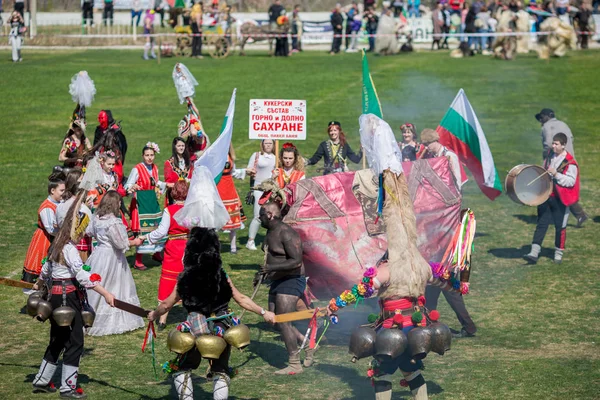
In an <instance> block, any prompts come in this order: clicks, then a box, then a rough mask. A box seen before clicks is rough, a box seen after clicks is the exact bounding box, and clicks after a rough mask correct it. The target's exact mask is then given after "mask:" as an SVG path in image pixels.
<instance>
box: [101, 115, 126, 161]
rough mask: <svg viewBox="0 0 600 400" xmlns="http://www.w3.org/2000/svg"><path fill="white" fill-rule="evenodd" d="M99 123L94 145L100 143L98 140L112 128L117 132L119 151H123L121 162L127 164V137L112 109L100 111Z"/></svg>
mask: <svg viewBox="0 0 600 400" xmlns="http://www.w3.org/2000/svg"><path fill="white" fill-rule="evenodd" d="M98 123H99V124H100V125H98V126H97V127H96V132H95V133H94V146H96V144H98V142H99V141H100V140H101V139H102V137H103V136H104V135H105V134H106V132H108V130H109V129H112V130H113V131H114V132H115V135H116V139H117V145H118V146H119V151H120V152H121V154H120V156H121V162H122V163H123V164H125V154H126V153H127V139H125V135H124V134H123V131H122V130H121V124H120V123H118V122H116V121H115V119H114V118H113V116H112V112H111V111H110V110H101V111H100V112H99V113H98Z"/></svg>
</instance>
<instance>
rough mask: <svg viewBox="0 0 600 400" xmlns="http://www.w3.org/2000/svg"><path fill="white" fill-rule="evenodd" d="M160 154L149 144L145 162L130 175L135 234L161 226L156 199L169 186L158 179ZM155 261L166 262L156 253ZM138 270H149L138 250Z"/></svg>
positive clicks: (136, 254)
mask: <svg viewBox="0 0 600 400" xmlns="http://www.w3.org/2000/svg"><path fill="white" fill-rule="evenodd" d="M157 153H160V149H159V147H158V145H157V144H156V143H153V142H148V143H146V146H144V148H143V150H142V156H143V159H144V161H143V162H141V163H139V164H138V165H136V166H135V167H134V168H133V169H132V170H131V173H130V174H129V178H128V179H127V183H126V184H125V190H126V191H127V193H129V194H133V196H134V197H133V199H132V200H131V205H130V208H129V210H130V214H131V227H130V228H131V231H132V232H133V233H134V234H138V235H139V234H140V233H141V234H144V233H149V232H151V231H153V230H154V229H155V228H156V227H157V226H158V224H159V223H160V206H159V204H158V199H157V198H156V195H157V191H164V190H165V188H166V187H167V186H173V185H172V184H166V183H164V182H161V181H160V180H159V179H158V168H157V167H156V165H154V157H155V155H156V154H157ZM154 259H155V260H157V261H159V262H160V261H162V259H161V257H160V253H159V252H155V253H154ZM133 267H134V268H136V269H139V270H140V271H144V270H146V266H144V263H143V262H142V253H141V252H140V248H139V247H138V249H137V251H136V253H135V263H134V265H133Z"/></svg>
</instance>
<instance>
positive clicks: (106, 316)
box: [86, 190, 144, 336]
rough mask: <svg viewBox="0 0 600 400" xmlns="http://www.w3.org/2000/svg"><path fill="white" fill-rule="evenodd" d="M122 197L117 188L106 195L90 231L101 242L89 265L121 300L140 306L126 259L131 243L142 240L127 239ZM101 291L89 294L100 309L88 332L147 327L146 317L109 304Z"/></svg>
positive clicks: (115, 331)
mask: <svg viewBox="0 0 600 400" xmlns="http://www.w3.org/2000/svg"><path fill="white" fill-rule="evenodd" d="M120 205H121V196H120V195H119V194H118V193H117V192H116V191H114V190H111V191H109V192H108V193H106V195H104V196H103V197H102V201H101V202H100V205H99V207H98V209H97V210H96V213H95V215H94V218H93V219H92V221H91V223H90V224H89V226H88V227H87V230H86V234H87V235H89V236H90V237H93V238H94V239H96V240H97V241H98V245H97V246H96V247H95V248H94V252H93V253H92V255H91V256H90V258H89V259H88V262H87V264H88V265H89V266H90V268H91V272H92V273H96V274H98V275H100V276H102V282H103V283H104V287H105V288H106V289H107V290H108V291H110V292H111V293H113V294H114V295H115V296H116V297H117V298H118V299H119V300H122V301H125V302H127V303H130V304H135V305H137V306H139V305H140V300H139V298H138V296H137V290H136V288H135V282H134V281H133V276H132V275H131V270H130V269H129V265H128V264H127V258H125V252H127V250H129V246H139V245H141V244H142V240H141V239H139V238H137V239H132V240H129V239H128V238H127V229H126V228H125V226H123V222H122V220H121V211H120ZM100 297H101V296H100V294H98V293H93V292H92V293H90V294H89V299H88V301H89V304H90V306H92V308H93V309H94V310H96V319H95V320H94V324H93V325H92V327H91V328H90V329H89V330H88V332H87V333H88V335H91V336H104V335H114V334H119V333H123V332H128V331H132V330H135V329H138V328H143V327H144V320H143V319H142V318H141V317H139V316H136V315H134V314H130V313H128V312H126V311H123V310H119V309H114V308H110V307H108V305H107V304H105V303H104V302H103V301H102V299H101V298H100Z"/></svg>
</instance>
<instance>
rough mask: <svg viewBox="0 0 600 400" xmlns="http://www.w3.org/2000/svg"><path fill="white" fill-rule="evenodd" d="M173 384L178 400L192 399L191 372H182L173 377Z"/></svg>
mask: <svg viewBox="0 0 600 400" xmlns="http://www.w3.org/2000/svg"><path fill="white" fill-rule="evenodd" d="M173 385H175V391H176V392H177V396H178V398H179V399H180V400H194V387H193V386H192V377H191V372H190V371H187V372H182V373H180V374H178V375H176V376H175V377H174V378H173Z"/></svg>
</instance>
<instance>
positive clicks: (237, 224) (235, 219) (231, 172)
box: [217, 157, 246, 230]
mask: <svg viewBox="0 0 600 400" xmlns="http://www.w3.org/2000/svg"><path fill="white" fill-rule="evenodd" d="M245 176H246V173H245V170H243V169H239V170H236V169H235V164H234V163H233V160H232V159H231V157H228V159H227V163H225V169H223V174H222V175H221V180H220V181H219V183H218V184H217V190H218V192H219V196H220V197H221V200H223V204H224V205H225V208H226V209H227V212H228V213H229V221H228V222H227V224H225V226H224V227H223V228H222V229H223V230H234V229H240V228H241V227H242V222H245V221H246V216H245V215H244V214H243V212H244V211H243V210H242V201H241V200H240V196H238V193H237V191H236V190H235V184H234V183H233V178H237V179H244V178H245Z"/></svg>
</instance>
